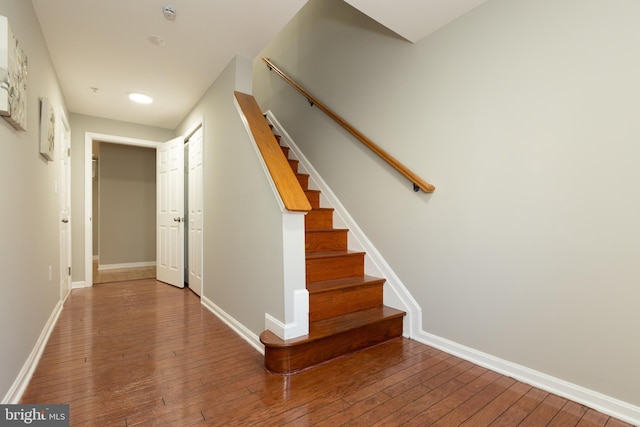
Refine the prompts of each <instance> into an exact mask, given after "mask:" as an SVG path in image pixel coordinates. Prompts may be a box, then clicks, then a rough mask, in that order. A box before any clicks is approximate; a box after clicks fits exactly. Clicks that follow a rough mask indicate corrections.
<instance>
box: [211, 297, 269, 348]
mask: <svg viewBox="0 0 640 427" xmlns="http://www.w3.org/2000/svg"><path fill="white" fill-rule="evenodd" d="M200 301H201V303H202V305H203V306H204V307H205V308H206V309H207V310H209V311H210V312H212V313H213V314H215V315H216V316H217V317H218V318H219V319H220V320H222V322H224V323H225V324H226V325H227V326H228V327H230V328H231V329H233V330H234V331H235V333H237V334H238V335H240V337H242V338H243V339H244V340H245V341H246V342H248V343H249V344H251V346H252V347H253V348H255V349H256V350H258V352H260V354H263V355H264V346H263V345H262V343H261V342H260V338H259V337H258V336H257V335H256V334H254V333H253V332H251V331H250V330H249V329H247V328H246V327H245V326H244V325H243V324H242V323H240V322H238V321H237V320H236V319H234V318H233V317H232V316H230V315H229V314H227V313H226V312H225V311H224V310H223V309H221V308H220V307H218V306H217V305H215V304H214V303H213V301H211V300H210V299H209V298H207V297H206V296H204V295H202V297H201V298H200Z"/></svg>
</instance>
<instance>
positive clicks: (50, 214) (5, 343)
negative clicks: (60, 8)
mask: <svg viewBox="0 0 640 427" xmlns="http://www.w3.org/2000/svg"><path fill="white" fill-rule="evenodd" d="M0 15H3V16H6V17H7V18H8V19H9V25H10V26H11V29H12V30H13V33H14V34H15V36H16V38H17V39H18V42H19V43H20V45H21V47H22V49H23V51H24V53H25V55H26V56H27V60H28V71H27V72H28V76H27V131H26V132H19V131H16V130H15V129H14V128H13V127H12V126H11V125H9V123H8V122H6V121H5V120H4V119H0V207H1V208H0V236H2V237H1V240H0V273H1V277H0V343H2V344H0V361H1V368H0V399H2V400H0V401H1V402H3V403H4V402H6V401H9V400H11V399H12V398H13V397H14V396H13V391H15V390H11V388H12V385H14V384H15V382H16V380H17V379H18V376H19V374H20V371H21V369H22V368H23V366H24V365H25V361H26V360H27V358H28V357H29V355H30V354H31V352H32V350H33V349H34V346H35V345H36V342H37V341H38V338H39V336H40V334H41V332H42V330H43V329H44V328H45V325H46V324H47V322H48V320H49V319H50V318H51V316H52V315H53V314H54V313H55V312H56V311H57V308H58V304H59V302H60V301H59V300H60V279H59V278H60V267H59V264H60V258H59V255H58V254H59V236H58V235H59V222H58V221H59V217H58V195H57V194H55V191H54V190H55V181H56V179H57V167H58V162H57V161H55V162H47V161H46V160H44V158H43V157H41V156H40V154H39V117H40V113H39V109H40V106H39V102H40V101H39V98H40V97H48V98H49V99H50V100H51V102H52V104H53V106H54V107H55V108H56V110H57V112H58V116H59V115H60V113H61V112H62V110H63V109H64V108H65V107H64V100H63V98H62V95H61V92H60V87H59V85H58V82H57V79H56V75H55V72H54V70H53V67H52V64H51V60H50V58H49V53H48V51H47V47H46V44H45V41H44V38H43V36H42V33H41V31H40V25H39V23H38V20H37V18H36V15H35V13H34V11H33V8H32V6H31V2H29V1H24V0H3V1H2V2H0ZM49 266H51V270H52V271H51V277H52V280H49ZM34 296H37V297H34ZM10 392H11V393H10Z"/></svg>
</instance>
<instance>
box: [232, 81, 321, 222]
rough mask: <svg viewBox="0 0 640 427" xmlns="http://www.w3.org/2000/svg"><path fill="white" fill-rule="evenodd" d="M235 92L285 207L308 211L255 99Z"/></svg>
mask: <svg viewBox="0 0 640 427" xmlns="http://www.w3.org/2000/svg"><path fill="white" fill-rule="evenodd" d="M234 95H235V97H236V100H237V101H238V105H239V106H240V109H241V110H242V114H244V117H245V119H246V121H247V124H248V126H249V129H250V130H251V134H252V135H253V139H254V140H255V141H256V145H257V146H258V150H259V151H260V154H262V158H263V159H264V163H265V164H266V165H267V169H268V170H269V173H270V174H271V178H272V179H273V182H274V184H275V186H276V189H277V190H278V193H279V194H280V198H281V199H282V203H283V204H284V207H285V209H286V210H288V211H293V212H309V211H310V210H311V204H310V203H309V199H307V196H306V195H305V194H304V191H303V190H302V187H301V186H300V183H299V182H298V179H297V178H296V175H295V174H294V173H293V169H291V166H290V165H289V162H288V161H287V158H286V157H285V155H284V153H283V152H282V149H281V148H280V144H278V141H277V140H276V137H275V136H274V135H273V132H272V131H271V128H270V127H269V124H268V123H267V121H266V119H265V118H264V115H263V114H262V111H261V110H260V107H259V106H258V103H257V102H256V100H255V98H254V97H253V96H251V95H247V94H246V93H242V92H237V91H236V92H234Z"/></svg>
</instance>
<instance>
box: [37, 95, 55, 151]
mask: <svg viewBox="0 0 640 427" xmlns="http://www.w3.org/2000/svg"><path fill="white" fill-rule="evenodd" d="M55 148H56V113H55V111H54V110H53V106H52V105H51V102H50V101H49V98H42V99H41V102H40V154H42V156H43V157H44V158H46V159H47V160H53V156H54V153H55Z"/></svg>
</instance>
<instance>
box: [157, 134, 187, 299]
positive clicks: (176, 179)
mask: <svg viewBox="0 0 640 427" xmlns="http://www.w3.org/2000/svg"><path fill="white" fill-rule="evenodd" d="M157 187H158V189H157V201H156V203H157V206H158V208H157V209H158V216H157V227H158V235H157V245H158V248H157V261H156V262H157V266H156V275H157V279H158V280H160V281H162V282H165V283H168V284H170V285H173V286H177V287H179V288H183V287H184V234H183V233H184V140H183V138H182V137H178V138H175V139H172V140H171V141H169V142H166V143H165V144H161V145H159V146H158V150H157Z"/></svg>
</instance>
